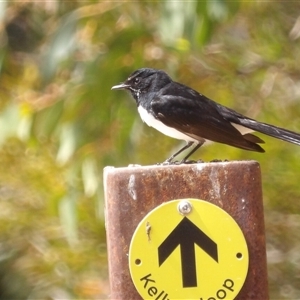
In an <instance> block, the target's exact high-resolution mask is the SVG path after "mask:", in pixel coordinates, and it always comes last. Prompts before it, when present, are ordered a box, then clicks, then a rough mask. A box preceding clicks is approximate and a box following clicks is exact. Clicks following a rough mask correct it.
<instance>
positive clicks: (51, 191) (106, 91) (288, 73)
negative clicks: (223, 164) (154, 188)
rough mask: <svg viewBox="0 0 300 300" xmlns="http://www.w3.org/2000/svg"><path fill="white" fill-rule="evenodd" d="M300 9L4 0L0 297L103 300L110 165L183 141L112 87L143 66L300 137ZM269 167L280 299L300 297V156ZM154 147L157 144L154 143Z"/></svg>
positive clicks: (267, 194)
mask: <svg viewBox="0 0 300 300" xmlns="http://www.w3.org/2000/svg"><path fill="white" fill-rule="evenodd" d="M299 37H300V2H299V1H284V0H282V1H254V0H253V1H243V0H236V1H229V0H228V1H226V0H213V1H209V0H207V1H205V0H203V1H157V2H156V1H93V0H86V1H75V0H74V1H59V0H56V1H54V0H53V1H14V0H7V1H5V0H1V1H0V100H1V102H0V132H1V134H0V170H1V172H0V224H1V226H0V272H1V274H0V298H1V299H6V300H7V299H107V297H108V294H109V284H108V279H107V261H106V245H105V230H104V217H103V187H102V170H103V167H105V166H107V165H112V166H116V167H121V166H126V165H128V164H131V163H136V164H143V165H146V164H154V163H156V162H161V161H163V160H164V159H166V158H167V157H168V156H169V155H170V154H171V153H172V152H174V150H175V149H177V148H178V147H180V146H181V144H180V142H179V141H176V140H172V139H171V138H168V137H165V136H163V135H162V134H160V133H157V132H156V131H155V130H153V129H151V128H147V127H146V126H145V125H144V124H142V122H141V121H140V119H139V116H138V115H137V112H136V107H135V103H134V102H133V101H132V100H131V99H130V97H129V96H128V95H127V94H126V93H124V92H118V91H113V92H112V91H111V90H110V88H111V87H112V86H113V85H114V84H117V83H119V82H121V81H123V80H124V79H125V78H126V77H127V76H128V75H129V74H130V73H131V72H132V71H134V70H135V69H137V68H140V67H146V66H147V67H153V68H161V69H164V70H165V71H167V72H168V73H169V74H170V75H171V76H172V77H173V78H174V79H176V80H177V81H180V82H182V83H185V84H187V85H189V86H191V87H193V88H195V89H197V90H198V91H201V93H203V94H205V95H207V96H208V97H210V98H212V99H214V100H216V101H218V102H220V103H222V104H224V105H227V106H229V107H231V108H234V109H236V110H238V111H239V112H241V113H244V114H246V115H247V116H249V117H252V118H256V119H258V120H261V121H264V122H269V123H273V124H276V125H278V126H281V127H286V128H288V129H290V130H294V131H298V132H300V64H299V61H300V40H299ZM262 138H263V139H264V140H265V141H266V142H267V143H266V145H265V146H264V148H265V149H266V151H267V153H266V154H257V153H251V152H247V151H243V150H239V149H235V148H231V147H228V146H225V145H220V144H213V145H210V146H207V147H204V148H203V149H201V151H198V152H197V153H196V154H195V155H194V158H196V159H199V158H202V159H203V160H205V161H210V160H212V159H215V158H218V159H229V160H235V159H254V160H257V161H259V163H260V164H261V168H262V180H263V192H264V204H265V221H266V234H267V250H268V268H269V270H268V272H269V288H270V298H271V299H300V176H299V172H300V148H299V147H297V146H295V145H292V144H288V143H284V142H281V141H278V140H275V139H272V138H268V137H262ZM153 141H155V142H153Z"/></svg>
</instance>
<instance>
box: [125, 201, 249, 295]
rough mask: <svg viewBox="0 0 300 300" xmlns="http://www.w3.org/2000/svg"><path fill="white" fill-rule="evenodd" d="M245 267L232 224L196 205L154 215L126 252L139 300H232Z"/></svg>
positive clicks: (176, 204) (169, 207)
mask: <svg viewBox="0 0 300 300" xmlns="http://www.w3.org/2000/svg"><path fill="white" fill-rule="evenodd" d="M248 264H249V254H248V248H247V243H246V241H245V238H244V235H243V233H242V231H241V229H240V227H239V226H238V224H237V223H236V222H235V220H234V219H233V218H232V217H231V216H230V215H229V214H228V213H227V212H225V211H224V210H222V209H221V208H220V207H218V206H216V205H214V204H211V203H209V202H206V201H203V200H198V199H180V200H173V201H170V202H167V203H164V204H162V205H160V206H158V207H156V208H155V209H153V210H152V211H151V212H149V213H148V214H147V215H146V216H145V217H144V219H143V220H142V221H141V222H140V223H139V225H138V226H137V228H136V230H135V232H134V234H133V237H132V240H131V244H130V249H129V268H130V274H131V277H132V280H133V283H134V285H135V287H136V289H137V291H138V292H139V294H140V295H141V296H142V297H143V299H155V300H169V299H170V300H171V299H200V300H204V299H206V300H216V299H226V300H228V299H234V298H235V297H236V296H237V295H238V293H239V291H240V290H241V288H242V286H243V284H244V282H245V279H246V276H247V272H248Z"/></svg>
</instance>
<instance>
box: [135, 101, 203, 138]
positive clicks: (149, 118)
mask: <svg viewBox="0 0 300 300" xmlns="http://www.w3.org/2000/svg"><path fill="white" fill-rule="evenodd" d="M138 112H139V114H140V116H141V119H142V120H143V121H144V122H145V123H146V124H147V125H148V126H150V127H153V128H155V129H156V130H158V131H160V132H161V133H163V134H165V135H167V136H170V137H172V138H174V139H178V140H184V141H192V142H197V140H196V139H193V138H192V137H190V136H188V135H186V134H184V133H182V132H180V131H178V130H177V129H175V128H172V127H169V126H167V125H165V124H163V123H162V122H161V121H159V120H157V119H155V118H154V116H153V115H151V114H150V113H148V112H147V110H146V109H145V108H143V107H142V106H141V105H140V106H139V107H138Z"/></svg>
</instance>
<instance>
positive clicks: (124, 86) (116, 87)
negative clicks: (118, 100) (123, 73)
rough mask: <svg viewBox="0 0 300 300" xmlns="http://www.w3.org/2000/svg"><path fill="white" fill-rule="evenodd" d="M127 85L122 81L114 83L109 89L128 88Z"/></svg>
mask: <svg viewBox="0 0 300 300" xmlns="http://www.w3.org/2000/svg"><path fill="white" fill-rule="evenodd" d="M129 87H130V85H128V84H126V83H124V82H123V83H120V84H118V85H114V86H113V87H112V88H111V89H112V90H124V89H128V88H129Z"/></svg>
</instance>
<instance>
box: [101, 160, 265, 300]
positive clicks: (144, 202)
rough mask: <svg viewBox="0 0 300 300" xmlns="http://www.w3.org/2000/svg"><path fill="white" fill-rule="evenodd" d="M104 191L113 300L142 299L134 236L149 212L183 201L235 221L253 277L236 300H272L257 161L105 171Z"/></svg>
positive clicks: (139, 167)
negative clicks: (211, 207)
mask: <svg viewBox="0 0 300 300" xmlns="http://www.w3.org/2000/svg"><path fill="white" fill-rule="evenodd" d="M104 188H105V218H106V230H107V248H108V259H109V277H110V285H111V295H110V297H111V299H124V300H125V299H126V300H127V299H141V297H140V295H139V294H138V293H137V291H136V289H135V287H134V285H133V283H132V280H131V277H130V273H129V267H128V252H129V245H130V241H131V238H132V235H133V233H134V231H135V229H136V227H137V226H138V224H139V222H140V221H141V220H142V219H143V217H144V216H145V215H146V214H147V213H148V212H150V211H151V210H153V209H154V208H156V207H157V206H158V205H160V204H161V203H164V202H167V201H170V200H174V199H184V198H196V199H202V200H205V201H208V202H210V203H212V204H215V205H217V206H219V207H220V208H222V209H223V210H225V211H226V212H227V213H228V214H230V215H231V217H233V218H234V219H235V221H236V222H237V224H238V225H239V227H240V228H241V230H242V231H243V234H244V237H245V239H246V242H247V245H248V251H249V270H248V275H247V278H246V281H245V283H244V286H243V288H242V290H241V291H240V293H239V294H238V296H237V297H236V299H247V300H249V299H255V300H256V299H268V290H267V267H266V249H265V233H264V216H263V203H262V189H261V173H260V166H259V164H258V163H257V162H255V161H232V162H216V163H197V164H182V165H170V166H168V165H167V166H161V165H158V166H133V167H127V168H114V167H106V168H105V169H104ZM149 299H150V297H149ZM153 299H155V297H154V298H153ZM216 299H218V298H216Z"/></svg>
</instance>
